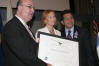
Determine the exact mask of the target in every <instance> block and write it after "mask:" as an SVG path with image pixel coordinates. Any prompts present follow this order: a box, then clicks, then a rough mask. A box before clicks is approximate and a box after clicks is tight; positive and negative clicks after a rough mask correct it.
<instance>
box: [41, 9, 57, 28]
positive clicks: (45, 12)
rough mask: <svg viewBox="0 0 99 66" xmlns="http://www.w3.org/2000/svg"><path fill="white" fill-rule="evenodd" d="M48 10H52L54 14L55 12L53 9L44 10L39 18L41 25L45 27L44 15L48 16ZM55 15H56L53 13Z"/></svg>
mask: <svg viewBox="0 0 99 66" xmlns="http://www.w3.org/2000/svg"><path fill="white" fill-rule="evenodd" d="M50 12H53V13H54V14H55V12H54V11H53V10H45V11H44V12H43V14H42V18H41V22H42V23H41V26H42V27H45V26H46V23H45V19H46V17H47V16H48V14H49V13H50ZM55 17H56V15H55Z"/></svg>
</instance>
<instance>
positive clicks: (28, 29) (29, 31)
mask: <svg viewBox="0 0 99 66" xmlns="http://www.w3.org/2000/svg"><path fill="white" fill-rule="evenodd" d="M25 27H26V29H27V31H28V33H29V34H30V36H31V37H32V38H33V39H35V38H34V37H33V34H32V32H31V30H30V28H29V27H28V26H27V25H25Z"/></svg>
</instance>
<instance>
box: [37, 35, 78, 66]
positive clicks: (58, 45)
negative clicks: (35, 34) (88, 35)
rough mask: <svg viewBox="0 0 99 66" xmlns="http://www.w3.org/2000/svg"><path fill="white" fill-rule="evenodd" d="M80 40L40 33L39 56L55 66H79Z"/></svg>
mask: <svg viewBox="0 0 99 66" xmlns="http://www.w3.org/2000/svg"><path fill="white" fill-rule="evenodd" d="M78 46H79V45H78V42H75V41H70V40H66V39H62V38H58V37H54V36H49V35H44V34H40V44H39V51H38V57H39V58H40V59H42V60H43V61H44V62H46V63H49V64H52V65H53V66H79V48H78Z"/></svg>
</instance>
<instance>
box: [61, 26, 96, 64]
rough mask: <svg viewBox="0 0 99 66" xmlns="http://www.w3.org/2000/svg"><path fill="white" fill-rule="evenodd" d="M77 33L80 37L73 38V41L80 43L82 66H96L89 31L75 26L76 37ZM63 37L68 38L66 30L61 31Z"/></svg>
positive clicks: (80, 61) (80, 62)
mask: <svg viewBox="0 0 99 66" xmlns="http://www.w3.org/2000/svg"><path fill="white" fill-rule="evenodd" d="M75 32H78V36H77V38H75V37H73V40H76V41H78V42H79V64H80V66H95V65H94V57H93V54H92V49H91V43H90V37H89V34H88V31H87V30H85V29H80V28H79V27H77V26H74V36H75ZM61 36H62V37H64V38H66V35H65V28H63V29H62V30H61Z"/></svg>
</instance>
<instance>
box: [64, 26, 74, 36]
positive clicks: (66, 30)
mask: <svg viewBox="0 0 99 66" xmlns="http://www.w3.org/2000/svg"><path fill="white" fill-rule="evenodd" d="M70 31H71V33H70V35H71V37H72V38H73V33H74V26H73V27H72V28H71V29H70ZM65 35H66V37H67V35H68V29H67V28H66V27H65Z"/></svg>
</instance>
